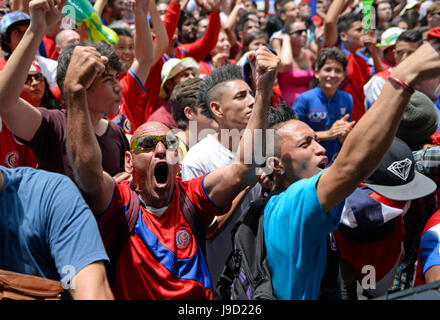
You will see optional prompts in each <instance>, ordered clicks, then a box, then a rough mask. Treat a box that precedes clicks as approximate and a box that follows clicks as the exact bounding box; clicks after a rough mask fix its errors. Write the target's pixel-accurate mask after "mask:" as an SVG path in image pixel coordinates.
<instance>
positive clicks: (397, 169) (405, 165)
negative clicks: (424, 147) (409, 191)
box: [387, 158, 412, 181]
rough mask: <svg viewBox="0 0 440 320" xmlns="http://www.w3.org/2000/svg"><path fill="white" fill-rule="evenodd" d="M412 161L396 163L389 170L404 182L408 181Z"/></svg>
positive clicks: (405, 160)
mask: <svg viewBox="0 0 440 320" xmlns="http://www.w3.org/2000/svg"><path fill="white" fill-rule="evenodd" d="M411 164H412V162H411V160H409V159H408V158H406V159H404V160H401V161H394V162H393V163H392V164H391V165H390V166H389V167H388V168H387V169H388V170H389V171H391V172H392V173H394V174H395V175H396V176H398V177H399V178H400V179H402V180H403V181H406V179H408V176H409V172H410V169H411Z"/></svg>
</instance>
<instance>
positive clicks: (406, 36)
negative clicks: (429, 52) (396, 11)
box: [396, 29, 423, 45]
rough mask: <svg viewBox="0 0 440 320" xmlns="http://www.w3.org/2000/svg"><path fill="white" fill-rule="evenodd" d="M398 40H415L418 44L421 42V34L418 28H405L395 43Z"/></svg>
mask: <svg viewBox="0 0 440 320" xmlns="http://www.w3.org/2000/svg"><path fill="white" fill-rule="evenodd" d="M399 41H403V42H417V43H418V44H419V45H421V44H422V43H423V34H422V32H421V31H419V30H414V29H412V30H406V31H403V32H402V33H401V34H400V35H399V37H398V38H397V40H396V43H397V42H399Z"/></svg>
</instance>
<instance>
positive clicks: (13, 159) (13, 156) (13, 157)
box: [5, 152, 18, 168]
mask: <svg viewBox="0 0 440 320" xmlns="http://www.w3.org/2000/svg"><path fill="white" fill-rule="evenodd" d="M5 161H6V163H7V164H8V166H9V167H10V168H16V167H17V163H18V154H17V153H16V152H11V153H9V154H8V155H7V156H6V159H5Z"/></svg>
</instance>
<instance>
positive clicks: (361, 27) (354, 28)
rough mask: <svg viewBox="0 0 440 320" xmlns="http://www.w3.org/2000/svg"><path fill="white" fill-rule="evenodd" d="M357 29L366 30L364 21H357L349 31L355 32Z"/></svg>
mask: <svg viewBox="0 0 440 320" xmlns="http://www.w3.org/2000/svg"><path fill="white" fill-rule="evenodd" d="M357 29H364V26H363V25H362V21H359V20H357V21H355V22H353V23H352V25H351V27H350V29H348V31H353V30H357Z"/></svg>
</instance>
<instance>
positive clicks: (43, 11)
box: [0, 0, 65, 141]
mask: <svg viewBox="0 0 440 320" xmlns="http://www.w3.org/2000/svg"><path fill="white" fill-rule="evenodd" d="M64 3H65V1H64V2H63V3H59V4H58V5H57V6H56V7H55V6H54V4H53V2H52V1H49V0H33V1H31V2H30V3H29V8H30V9H29V10H30V17H31V22H30V25H29V28H27V30H26V32H25V34H24V35H23V38H22V40H21V41H20V43H19V44H18V46H17V47H16V48H15V50H14V52H13V53H12V54H11V56H10V58H9V59H8V62H7V63H6V65H5V68H4V69H3V71H2V72H1V73H0V101H1V103H0V116H1V117H2V120H3V121H4V122H5V123H6V126H7V127H8V128H9V130H10V131H11V132H12V133H13V134H15V135H16V136H18V137H19V138H22V139H24V140H26V141H30V140H31V139H32V138H33V137H34V135H35V132H36V131H37V129H38V128H39V126H40V124H41V114H40V112H39V111H38V109H36V108H34V107H33V106H31V105H30V104H29V103H27V102H26V101H24V100H22V99H20V98H19V97H20V94H21V91H22V90H23V86H24V83H25V81H26V77H27V74H28V72H29V68H30V66H31V64H32V61H33V60H34V59H35V53H36V52H37V50H38V47H39V45H40V43H41V40H42V39H43V36H44V34H45V33H46V31H47V30H49V29H51V28H53V27H54V26H55V24H56V23H57V22H58V21H59V20H60V19H61V17H62V14H61V8H62V5H64Z"/></svg>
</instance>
